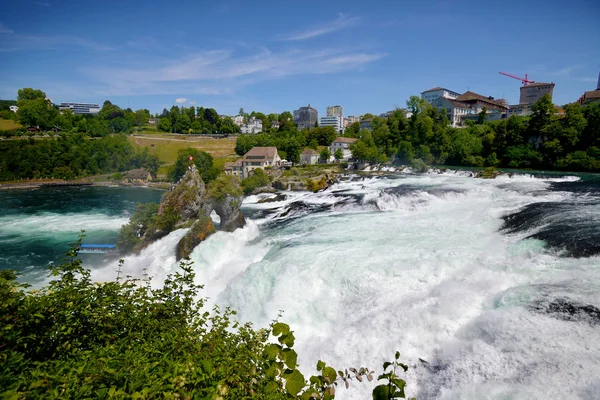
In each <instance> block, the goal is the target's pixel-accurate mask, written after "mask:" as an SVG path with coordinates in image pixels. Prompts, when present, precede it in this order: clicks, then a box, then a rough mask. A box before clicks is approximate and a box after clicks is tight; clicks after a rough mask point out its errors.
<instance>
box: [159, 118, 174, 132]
mask: <svg viewBox="0 0 600 400" xmlns="http://www.w3.org/2000/svg"><path fill="white" fill-rule="evenodd" d="M158 129H160V130H161V131H163V132H171V120H170V119H169V118H161V119H160V121H158Z"/></svg>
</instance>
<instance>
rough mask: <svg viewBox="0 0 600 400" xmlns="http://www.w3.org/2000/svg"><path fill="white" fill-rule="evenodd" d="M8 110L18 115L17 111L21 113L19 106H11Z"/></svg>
mask: <svg viewBox="0 0 600 400" xmlns="http://www.w3.org/2000/svg"><path fill="white" fill-rule="evenodd" d="M8 109H9V110H10V111H12V112H15V113H16V112H17V111H19V107H17V106H9V107H8Z"/></svg>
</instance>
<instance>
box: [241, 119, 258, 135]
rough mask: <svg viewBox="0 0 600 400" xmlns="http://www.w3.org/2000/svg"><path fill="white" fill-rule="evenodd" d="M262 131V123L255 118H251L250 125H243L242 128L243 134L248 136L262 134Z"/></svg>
mask: <svg viewBox="0 0 600 400" xmlns="http://www.w3.org/2000/svg"><path fill="white" fill-rule="evenodd" d="M262 129H263V123H262V121H261V120H260V119H257V118H254V117H252V118H250V120H248V123H247V124H246V125H242V126H241V128H240V130H241V132H242V133H246V134H248V133H249V134H254V133H260V132H262Z"/></svg>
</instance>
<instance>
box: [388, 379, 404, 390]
mask: <svg viewBox="0 0 600 400" xmlns="http://www.w3.org/2000/svg"><path fill="white" fill-rule="evenodd" d="M391 381H392V383H393V384H394V385H396V387H397V388H398V389H400V390H403V389H404V387H405V386H406V382H404V381H403V380H402V379H400V378H397V377H394V378H392V379H391Z"/></svg>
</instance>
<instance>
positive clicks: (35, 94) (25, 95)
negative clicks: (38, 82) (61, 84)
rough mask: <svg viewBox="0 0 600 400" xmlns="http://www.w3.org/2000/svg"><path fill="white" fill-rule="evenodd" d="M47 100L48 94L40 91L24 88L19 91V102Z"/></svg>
mask: <svg viewBox="0 0 600 400" xmlns="http://www.w3.org/2000/svg"><path fill="white" fill-rule="evenodd" d="M45 98H46V93H44V92H42V91H41V90H40V89H32V88H23V89H19V90H18V91H17V100H18V102H21V101H27V100H37V99H45ZM19 107H20V106H19Z"/></svg>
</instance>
